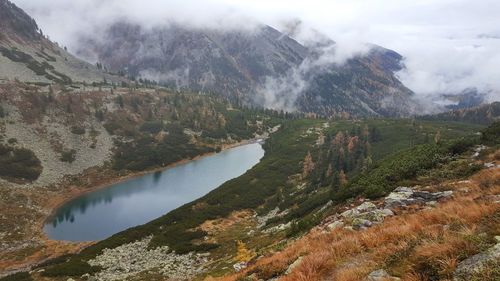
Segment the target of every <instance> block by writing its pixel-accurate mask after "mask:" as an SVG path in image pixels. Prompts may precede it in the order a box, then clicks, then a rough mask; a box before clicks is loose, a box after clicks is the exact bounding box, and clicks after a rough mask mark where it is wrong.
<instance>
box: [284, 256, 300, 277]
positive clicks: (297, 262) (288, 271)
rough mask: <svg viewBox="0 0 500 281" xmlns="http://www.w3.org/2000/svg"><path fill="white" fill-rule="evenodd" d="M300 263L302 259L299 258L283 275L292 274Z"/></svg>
mask: <svg viewBox="0 0 500 281" xmlns="http://www.w3.org/2000/svg"><path fill="white" fill-rule="evenodd" d="M301 263H302V257H299V258H298V259H296V260H295V261H294V262H293V263H292V264H291V265H290V266H288V268H287V270H286V271H285V274H286V275H288V274H290V273H292V270H293V269H294V268H295V267H296V266H297V265H299V264H301Z"/></svg>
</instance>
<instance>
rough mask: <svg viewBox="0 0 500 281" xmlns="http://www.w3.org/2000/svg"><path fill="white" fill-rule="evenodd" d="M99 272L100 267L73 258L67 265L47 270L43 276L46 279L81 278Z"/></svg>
mask: <svg viewBox="0 0 500 281" xmlns="http://www.w3.org/2000/svg"><path fill="white" fill-rule="evenodd" d="M99 270H100V268H99V267H97V266H90V265H89V264H88V263H87V262H86V261H83V260H81V259H75V258H72V259H70V260H69V261H68V262H66V263H61V264H57V265H55V266H52V267H49V268H47V269H45V271H44V272H42V273H41V275H42V276H45V277H58V276H81V275H83V274H85V273H89V274H92V273H94V272H97V271H99Z"/></svg>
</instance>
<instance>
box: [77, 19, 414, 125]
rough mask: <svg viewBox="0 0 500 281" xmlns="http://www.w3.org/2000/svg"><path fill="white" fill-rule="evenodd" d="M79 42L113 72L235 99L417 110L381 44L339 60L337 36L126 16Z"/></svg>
mask: <svg viewBox="0 0 500 281" xmlns="http://www.w3.org/2000/svg"><path fill="white" fill-rule="evenodd" d="M79 42H80V43H79V47H80V48H79V50H78V51H77V54H78V55H79V56H81V57H84V58H86V59H87V60H90V61H99V62H101V63H102V64H103V65H105V66H106V67H107V68H108V69H110V70H111V71H113V72H124V73H126V74H127V75H130V76H134V77H139V78H147V79H153V80H156V81H159V82H162V83H166V84H170V85H172V86H175V87H176V88H178V89H188V90H201V91H213V92H217V93H219V94H220V95H222V96H224V97H227V98H229V99H230V100H232V101H235V102H240V101H241V102H244V103H247V104H254V105H261V106H266V107H272V108H278V109H287V110H292V109H298V110H301V111H304V112H311V113H318V114H323V115H327V116H333V117H363V116H380V115H382V116H408V115H413V114H414V113H415V112H416V107H417V105H416V104H415V103H414V102H413V101H412V99H411V97H412V94H413V93H412V92H411V91H410V90H409V89H408V88H406V87H405V86H404V85H403V84H402V83H401V82H400V81H399V80H398V79H397V78H396V77H395V76H394V71H397V70H399V69H400V68H401V65H400V61H401V59H402V57H401V56H400V55H399V54H397V53H395V52H393V51H390V50H387V49H384V48H382V47H376V46H374V47H373V48H372V49H371V51H370V52H368V53H367V54H366V55H363V56H356V57H354V58H351V59H349V60H348V61H347V62H346V63H345V64H337V63H334V62H333V61H332V59H331V57H332V56H333V55H334V52H335V42H333V41H331V40H330V41H326V43H322V44H317V45H315V46H305V45H303V44H300V43H299V42H297V41H296V40H294V39H293V38H291V37H289V36H287V35H285V34H283V33H281V32H279V31H278V30H276V29H274V28H272V27H270V26H266V25H261V26H258V27H255V28H254V29H245V30H236V29H230V30H215V29H208V28H193V27H186V26H180V25H178V24H169V25H166V26H157V27H154V28H151V29H147V28H144V27H142V26H140V25H138V24H132V23H129V22H126V21H120V22H116V23H115V24H112V25H111V26H109V27H108V28H106V29H105V30H104V31H103V35H102V36H98V37H95V38H88V37H85V38H80V41H79Z"/></svg>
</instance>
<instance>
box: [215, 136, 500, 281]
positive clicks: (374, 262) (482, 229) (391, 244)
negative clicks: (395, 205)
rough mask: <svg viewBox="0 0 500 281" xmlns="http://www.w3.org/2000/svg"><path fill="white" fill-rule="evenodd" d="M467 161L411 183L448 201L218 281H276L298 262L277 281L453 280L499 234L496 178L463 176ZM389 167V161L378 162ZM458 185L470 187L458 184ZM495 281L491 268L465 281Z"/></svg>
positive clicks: (487, 157) (491, 155)
mask: <svg viewBox="0 0 500 281" xmlns="http://www.w3.org/2000/svg"><path fill="white" fill-rule="evenodd" d="M498 132H500V131H497V133H496V134H497V135H498ZM497 140H498V138H497ZM483 141H484V140H483ZM443 147H447V148H450V146H444V145H443ZM418 151H419V149H418V148H417V149H413V150H408V151H405V152H400V153H398V154H397V155H398V156H399V157H398V158H401V157H403V158H404V157H406V156H410V159H411V158H413V156H414V155H412V153H414V152H418ZM470 153H471V152H470V150H468V151H467V152H466V153H465V154H463V155H462V156H457V157H454V158H453V159H451V160H449V162H448V163H447V164H446V165H437V166H434V167H427V168H423V169H422V171H421V173H420V174H419V175H416V176H415V177H412V179H413V180H414V184H420V185H422V186H424V185H427V187H426V190H430V191H443V190H453V191H454V198H453V200H451V201H447V202H442V203H439V204H438V205H437V206H436V207H435V208H430V209H429V208H426V207H420V208H419V207H415V208H408V209H406V210H405V209H402V210H399V212H398V215H397V216H395V217H391V218H389V219H387V220H386V221H385V222H384V223H383V224H380V225H375V226H373V227H372V228H369V229H367V230H365V231H363V232H353V231H351V230H347V229H338V230H335V231H332V232H328V233H323V232H322V231H321V230H316V231H313V232H311V233H309V234H308V235H306V236H305V237H304V238H302V239H300V240H298V241H297V242H291V243H290V244H289V245H288V246H287V247H285V248H284V249H283V250H281V251H278V252H275V253H273V254H271V255H268V256H266V257H264V258H262V259H260V260H258V261H254V262H252V263H251V266H250V267H249V268H248V269H247V270H245V272H243V273H240V274H233V275H229V276H226V277H225V278H222V279H221V280H224V281H230V280H242V279H243V278H244V277H245V276H250V275H252V276H255V277H257V278H259V279H267V278H271V277H275V276H279V275H282V274H283V273H284V271H285V270H286V269H287V268H288V266H289V265H290V264H291V263H293V262H294V261H295V260H297V258H298V257H300V256H303V260H302V263H301V264H299V265H298V266H297V267H296V268H295V269H294V270H293V271H292V273H291V274H289V275H286V276H281V277H282V278H280V280H286V281H288V280H322V279H327V280H341V281H345V280H362V279H363V278H365V277H366V276H367V275H368V274H369V273H370V272H371V271H373V270H376V269H380V268H383V269H385V270H387V271H388V272H389V273H390V274H391V275H393V276H398V277H401V278H402V279H403V280H450V279H452V278H453V274H454V270H455V268H456V266H457V265H458V263H459V262H460V261H462V260H464V259H465V258H467V257H470V256H472V255H474V254H476V253H478V252H481V251H484V250H486V249H488V248H489V247H491V246H492V245H494V244H495V243H496V242H495V239H494V237H495V236H496V235H499V234H500V228H499V227H500V206H498V204H492V203H491V199H488V196H490V195H494V194H498V193H499V192H500V171H499V170H498V169H494V168H493V169H484V170H482V171H480V172H478V173H477V174H474V173H475V172H476V171H477V170H476V171H472V173H470V171H466V170H462V169H461V167H462V163H464V162H465V163H466V165H465V166H470V165H469V164H473V165H474V163H475V161H476V160H473V159H470V157H469V155H470ZM393 160H394V155H391V156H390V157H388V158H385V159H384V160H383V162H387V163H388V162H392V161H393ZM482 160H483V161H484V162H494V161H499V160H500V150H499V146H498V145H497V146H496V148H493V149H490V150H488V151H486V152H485V153H483V159H482ZM417 162H420V161H419V160H417ZM383 165H384V164H381V166H383ZM481 166H482V165H481ZM374 170H376V169H374ZM372 172H373V171H369V172H368V173H367V174H365V176H366V175H368V174H371V173H372ZM471 174H473V175H472V176H471ZM431 179H432V180H431ZM464 179H469V180H470V181H460V180H464ZM493 200H494V199H493ZM375 203H377V201H375ZM358 204H360V202H358ZM346 205H347V206H346V208H350V207H349V205H348V204H346ZM499 277H500V272H499V271H498V260H497V261H492V262H489V263H487V264H486V266H485V267H484V268H483V269H482V270H481V271H479V272H477V273H476V274H474V275H473V276H472V277H471V279H470V280H498V278H499ZM238 278H239V279H238Z"/></svg>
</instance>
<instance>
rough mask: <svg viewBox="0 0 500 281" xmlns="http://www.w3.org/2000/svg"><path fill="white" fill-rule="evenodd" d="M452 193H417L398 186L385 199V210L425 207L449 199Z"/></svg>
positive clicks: (408, 188) (412, 189)
mask: <svg viewBox="0 0 500 281" xmlns="http://www.w3.org/2000/svg"><path fill="white" fill-rule="evenodd" d="M451 196H453V191H443V192H434V193H431V192H429V191H419V190H416V189H415V188H410V187H405V186H400V187H398V188H396V189H395V190H394V191H393V192H391V193H390V194H389V195H388V196H387V197H385V199H384V200H385V208H387V209H389V208H393V207H399V206H408V205H415V204H417V205H426V204H427V203H429V202H433V201H442V200H446V199H450V198H451Z"/></svg>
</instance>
